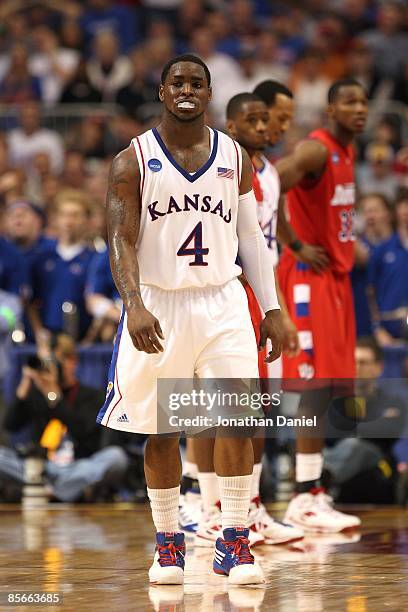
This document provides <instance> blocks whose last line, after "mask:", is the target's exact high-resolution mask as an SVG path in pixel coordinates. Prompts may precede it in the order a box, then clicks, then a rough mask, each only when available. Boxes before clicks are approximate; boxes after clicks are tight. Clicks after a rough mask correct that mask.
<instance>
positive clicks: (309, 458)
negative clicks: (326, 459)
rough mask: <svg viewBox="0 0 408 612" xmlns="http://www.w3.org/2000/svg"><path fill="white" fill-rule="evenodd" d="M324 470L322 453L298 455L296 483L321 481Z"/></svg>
mask: <svg viewBox="0 0 408 612" xmlns="http://www.w3.org/2000/svg"><path fill="white" fill-rule="evenodd" d="M322 469H323V455H322V453H296V482H308V481H309V480H319V478H320V476H321V475H322Z"/></svg>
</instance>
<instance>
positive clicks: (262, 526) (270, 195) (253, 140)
mask: <svg viewBox="0 0 408 612" xmlns="http://www.w3.org/2000/svg"><path fill="white" fill-rule="evenodd" d="M277 85H279V84H277ZM280 87H283V86H280ZM285 91H286V89H285ZM289 93H290V92H289ZM287 102H288V108H289V109H290V108H291V106H290V105H291V104H292V99H291V97H290V96H289V95H288V96H287ZM268 124H269V115H268V109H267V107H266V106H265V104H264V103H263V102H262V100H261V99H260V98H258V97H257V96H256V95H254V94H250V93H243V94H238V95H236V96H234V97H233V98H232V99H231V100H230V102H229V104H228V107H227V128H228V133H229V134H230V135H231V136H233V137H234V138H235V139H236V140H237V141H238V142H239V144H240V145H242V146H243V147H245V149H246V150H247V152H248V153H249V155H250V156H251V159H252V163H253V166H254V168H253V183H254V191H255V195H256V198H257V214H258V222H259V224H260V226H261V228H262V231H263V233H264V236H265V240H266V244H267V246H268V247H269V249H270V252H271V255H272V257H271V264H272V265H276V264H277V262H278V249H277V245H276V227H277V213H278V203H279V196H280V184H279V177H278V174H277V172H276V170H275V168H274V166H273V165H272V164H271V163H270V162H269V161H268V160H267V158H266V157H265V156H264V154H263V151H264V149H265V148H266V145H267V143H268V140H267V139H268ZM245 289H246V292H247V295H248V302H249V310H250V311H251V315H252V322H253V324H254V325H256V320H261V318H262V315H261V313H260V311H259V306H258V304H257V302H256V299H255V296H254V295H253V292H252V290H251V288H250V286H249V285H248V283H245ZM283 305H284V304H283ZM281 306H282V304H281ZM254 310H256V312H255V313H254ZM283 312H285V313H286V317H287V318H288V319H289V317H288V315H287V311H286V309H285V308H284V309H283ZM286 326H287V327H290V330H291V331H292V329H294V330H295V334H294V337H292V336H290V337H289V338H286V341H287V346H286V348H289V341H291V342H293V343H294V345H295V346H294V348H295V350H296V347H297V346H298V343H297V333H296V328H295V326H294V325H293V324H292V323H291V321H290V319H289V320H288V321H287V323H285V327H286ZM292 350H293V347H292ZM277 361H279V360H276V361H275V362H274V364H275V363H276V362H277ZM269 365H273V364H269ZM259 373H260V376H261V378H263V379H266V378H267V377H268V376H269V377H270V378H277V377H280V369H278V370H275V371H274V372H268V371H267V369H266V367H265V363H264V356H263V358H262V359H260V360H259ZM262 382H263V383H266V381H265V380H263V381H262ZM262 390H263V391H268V389H267V388H265V389H262ZM263 448H264V439H263V437H262V436H259V432H257V435H256V437H255V438H254V439H253V450H254V457H255V462H256V464H255V468H254V473H253V477H252V482H251V506H250V512H249V517H248V527H249V528H250V542H251V545H252V546H255V545H259V544H262V543H264V542H265V543H267V544H282V543H285V542H290V541H293V540H297V539H300V538H302V537H303V532H302V531H301V530H299V529H295V528H293V527H291V526H289V525H282V524H281V523H278V522H277V521H274V520H273V519H272V517H270V516H269V515H268V513H267V511H266V509H265V506H263V504H262V503H261V501H260V497H259V482H260V476H261V469H262V465H261V460H262V454H263ZM194 450H195V456H196V460H197V464H198V468H199V471H198V480H199V483H200V491H201V495H202V502H203V515H202V517H201V520H200V521H199V524H198V527H197V534H196V538H195V544H196V545H197V546H206V545H207V546H210V545H211V542H212V541H213V540H215V539H216V537H217V534H218V533H219V529H220V527H219V521H220V517H219V509H218V506H217V502H218V499H219V492H218V487H217V477H216V474H215V473H214V467H213V464H212V447H211V440H206V439H201V438H198V439H195V440H194ZM187 499H188V498H187ZM185 510H186V508H185V507H183V511H185Z"/></svg>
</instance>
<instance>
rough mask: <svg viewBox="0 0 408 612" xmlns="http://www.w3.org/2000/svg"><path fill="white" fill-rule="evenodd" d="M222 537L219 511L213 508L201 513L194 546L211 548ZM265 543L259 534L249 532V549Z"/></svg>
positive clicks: (216, 507) (217, 507)
mask: <svg viewBox="0 0 408 612" xmlns="http://www.w3.org/2000/svg"><path fill="white" fill-rule="evenodd" d="M221 536H222V527H221V510H220V508H219V506H218V505H217V506H213V507H212V508H211V509H210V510H209V511H207V512H203V513H202V515H201V520H200V522H199V524H198V527H197V531H196V535H195V538H194V546H199V547H202V548H213V547H214V545H215V543H216V541H217V539H218V538H219V537H221ZM264 543H265V538H264V537H263V535H262V534H261V533H258V532H256V531H252V530H250V532H249V544H250V546H251V547H253V546H259V545H260V544H264Z"/></svg>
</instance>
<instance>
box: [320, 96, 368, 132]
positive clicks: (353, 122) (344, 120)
mask: <svg viewBox="0 0 408 612" xmlns="http://www.w3.org/2000/svg"><path fill="white" fill-rule="evenodd" d="M328 113H329V117H331V118H332V119H334V120H335V121H336V122H337V123H338V124H339V125H340V126H341V127H343V128H344V129H346V130H347V131H348V132H351V133H353V134H359V133H360V132H362V131H363V130H364V128H365V124H366V121H367V115H368V100H367V96H366V93H365V91H364V89H363V88H362V87H359V86H358V85H345V86H344V87H341V88H340V89H339V91H338V94H337V98H336V100H335V101H334V102H333V104H330V105H329V108H328Z"/></svg>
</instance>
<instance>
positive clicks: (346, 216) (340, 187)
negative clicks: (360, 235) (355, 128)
mask: <svg viewBox="0 0 408 612" xmlns="http://www.w3.org/2000/svg"><path fill="white" fill-rule="evenodd" d="M309 138H313V139H316V140H319V141H320V142H321V143H323V144H324V145H325V147H326V148H327V150H328V157H327V162H326V167H325V169H324V172H323V174H322V176H321V177H320V178H319V179H318V180H309V179H305V180H303V181H302V182H301V183H299V184H298V185H297V186H296V187H294V188H293V189H291V190H290V191H289V192H288V194H287V205H288V211H289V218H290V223H291V225H292V227H293V228H294V230H295V232H296V235H297V236H298V238H299V240H302V241H304V242H308V243H309V244H314V245H320V246H322V247H323V248H324V249H325V251H326V253H327V254H328V256H329V258H330V264H331V268H332V270H333V271H334V272H339V273H345V272H349V271H350V270H351V268H352V267H353V263H354V248H353V246H354V241H355V234H354V215H355V213H354V202H355V184H354V148H353V146H352V145H348V146H347V147H344V146H343V145H341V144H340V143H339V142H337V140H336V139H335V138H334V136H332V135H331V134H330V132H328V131H327V130H325V129H320V130H315V131H314V132H311V133H310V134H309ZM285 255H286V256H292V255H291V253H290V251H289V249H286V253H285Z"/></svg>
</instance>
